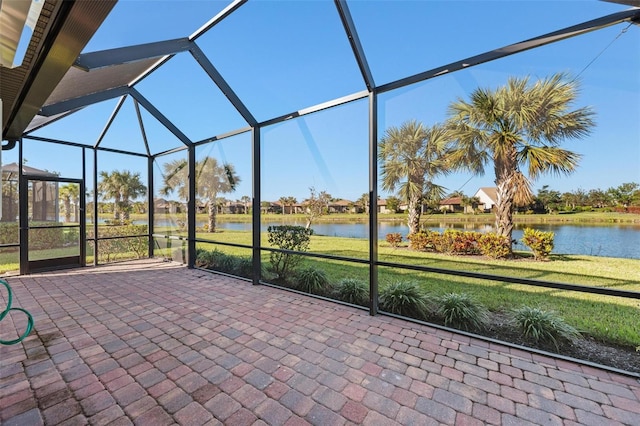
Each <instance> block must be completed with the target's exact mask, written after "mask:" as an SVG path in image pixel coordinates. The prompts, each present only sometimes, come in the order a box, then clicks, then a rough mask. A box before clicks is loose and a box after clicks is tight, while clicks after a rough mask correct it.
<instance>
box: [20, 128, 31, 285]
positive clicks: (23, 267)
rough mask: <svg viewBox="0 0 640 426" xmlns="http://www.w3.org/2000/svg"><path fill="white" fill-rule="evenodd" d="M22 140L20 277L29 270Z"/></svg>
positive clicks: (27, 216) (27, 193)
mask: <svg viewBox="0 0 640 426" xmlns="http://www.w3.org/2000/svg"><path fill="white" fill-rule="evenodd" d="M23 145H24V144H23V143H22V139H19V140H18V200H19V203H18V211H19V218H18V224H19V226H20V237H19V238H20V275H24V274H26V273H27V271H28V270H29V189H28V188H27V182H26V180H25V179H24V178H23V177H22V164H23V162H24V157H23V151H24V147H23Z"/></svg>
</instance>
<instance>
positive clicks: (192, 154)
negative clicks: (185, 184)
mask: <svg viewBox="0 0 640 426" xmlns="http://www.w3.org/2000/svg"><path fill="white" fill-rule="evenodd" d="M188 167H189V199H188V200H187V266H188V267H189V268H193V267H195V264H196V186H197V184H198V182H197V177H196V147H195V146H193V145H191V146H189V164H188Z"/></svg>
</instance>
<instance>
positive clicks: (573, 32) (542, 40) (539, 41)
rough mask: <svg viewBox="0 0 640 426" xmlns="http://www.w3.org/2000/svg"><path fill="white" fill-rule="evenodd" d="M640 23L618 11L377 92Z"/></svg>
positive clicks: (639, 14)
mask: <svg viewBox="0 0 640 426" xmlns="http://www.w3.org/2000/svg"><path fill="white" fill-rule="evenodd" d="M639 20H640V9H630V10H625V11H624V12H618V13H614V14H611V15H607V16H603V17H601V18H598V19H594V20H591V21H587V22H583V23H581V24H578V25H573V26H571V27H567V28H563V29H561V30H558V31H554V32H551V33H547V34H545V35H541V36H539V37H535V38H531V39H528V40H525V41H521V42H519V43H515V44H510V45H508V46H504V47H501V48H499V49H495V50H492V51H490V52H485V53H482V54H480V55H476V56H471V57H469V58H467V59H463V60H462V61H458V62H452V63H450V64H449V65H444V66H441V67H438V68H434V69H432V70H429V71H425V72H422V73H419V74H415V75H413V76H410V77H407V78H402V79H400V80H396V81H394V82H391V83H388V84H384V85H382V86H380V87H378V93H384V92H388V91H390V90H394V89H398V88H400V87H405V86H408V85H410V84H414V83H418V82H421V81H424V80H428V79H430V78H433V77H437V76H440V75H444V74H448V73H451V72H454V71H458V70H461V69H463V68H469V67H472V66H475V65H479V64H483V63H485V62H489V61H493V60H496V59H500V58H503V57H505V56H509V55H513V54H515V53H520V52H524V51H525V50H530V49H534V48H536V47H540V46H544V45H545V44H550V43H555V42H557V41H561V40H565V39H568V38H571V37H575V36H578V35H581V34H585V33H588V32H591V31H595V30H599V29H601V28H605V27H609V26H611V25H615V24H619V23H621V22H625V21H634V22H638V21H639Z"/></svg>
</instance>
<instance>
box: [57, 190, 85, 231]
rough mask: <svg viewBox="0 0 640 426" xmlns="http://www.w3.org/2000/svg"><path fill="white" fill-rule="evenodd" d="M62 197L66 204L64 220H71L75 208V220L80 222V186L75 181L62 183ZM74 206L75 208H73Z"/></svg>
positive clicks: (60, 194)
mask: <svg viewBox="0 0 640 426" xmlns="http://www.w3.org/2000/svg"><path fill="white" fill-rule="evenodd" d="M58 193H59V196H60V198H62V202H63V206H64V221H65V222H67V223H69V222H71V212H72V210H73V217H74V221H76V222H78V220H79V218H78V209H77V207H78V204H77V203H78V197H79V195H80V186H79V185H78V184H75V183H68V184H66V185H62V186H61V187H60V188H59V189H58ZM72 206H73V209H72Z"/></svg>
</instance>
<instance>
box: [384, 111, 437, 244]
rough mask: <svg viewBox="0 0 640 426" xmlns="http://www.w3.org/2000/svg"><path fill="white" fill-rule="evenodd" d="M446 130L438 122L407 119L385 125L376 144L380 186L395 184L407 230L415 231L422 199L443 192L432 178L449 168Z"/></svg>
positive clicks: (431, 198) (391, 189) (418, 222)
mask: <svg viewBox="0 0 640 426" xmlns="http://www.w3.org/2000/svg"><path fill="white" fill-rule="evenodd" d="M447 133H448V130H447V128H446V127H444V126H442V125H439V124H436V125H434V126H433V127H429V128H426V127H424V126H423V125H422V123H419V122H417V121H415V120H410V121H407V122H405V123H403V124H402V125H401V126H400V127H390V128H388V129H387V130H386V132H385V134H384V136H383V137H382V139H380V142H379V144H378V145H379V148H378V157H379V159H380V161H382V173H381V174H382V188H383V189H384V190H386V191H395V190H396V188H397V189H398V195H399V196H400V198H402V199H403V200H404V201H406V202H407V204H408V209H407V210H408V220H407V224H408V225H409V234H414V233H416V232H418V231H419V228H420V214H421V208H422V202H423V200H425V199H427V200H437V199H440V198H442V196H443V195H444V188H443V187H441V186H439V185H436V184H435V183H434V182H433V180H434V179H435V177H436V176H438V175H441V174H446V173H447V172H448V171H449V167H448V160H447V155H448V154H447V146H448V141H449V137H448V135H447Z"/></svg>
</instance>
